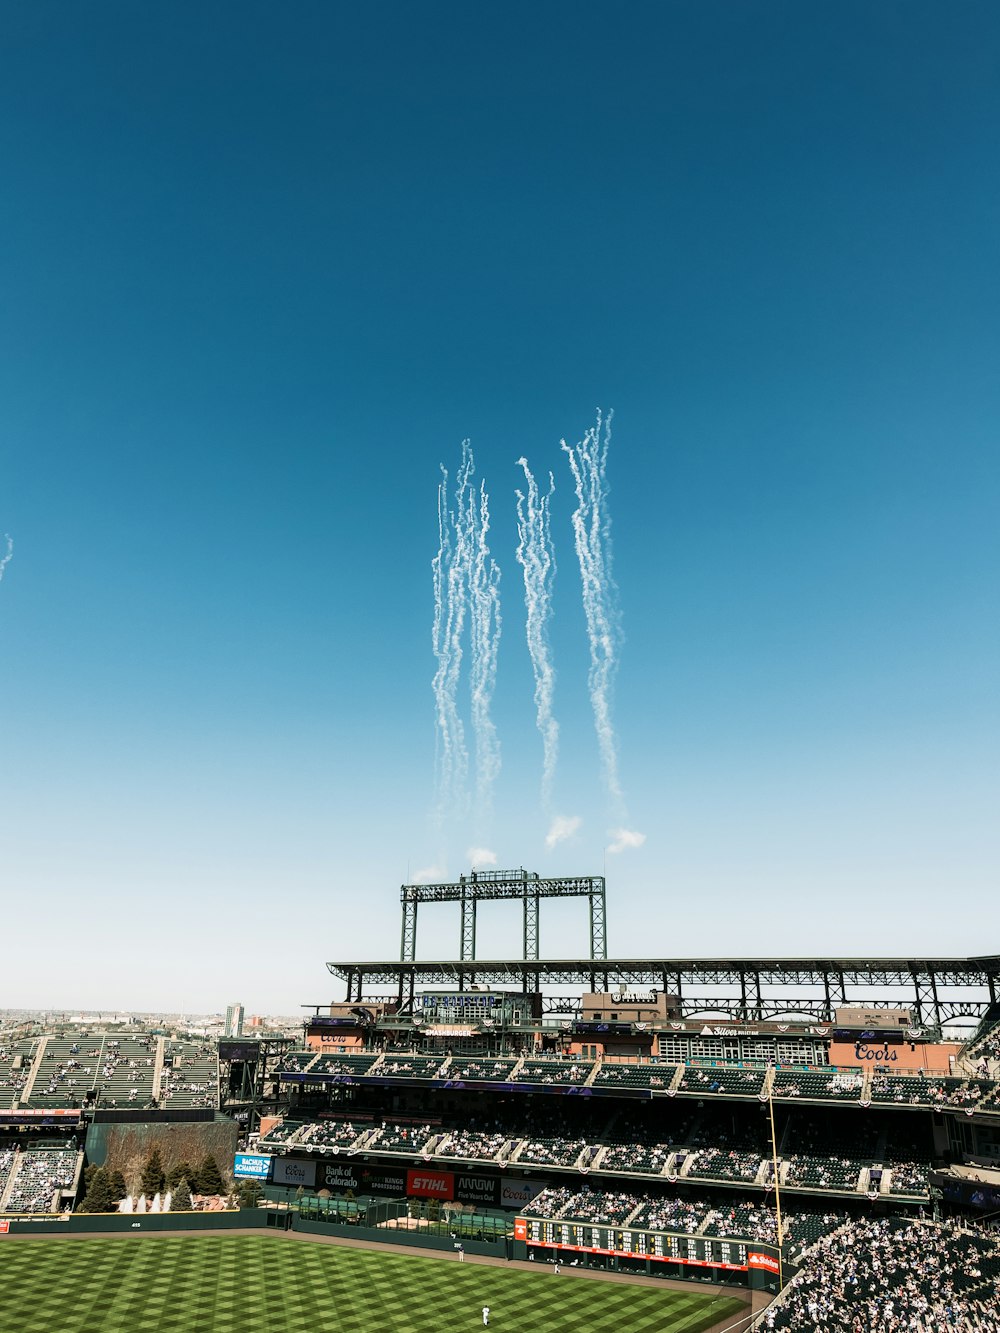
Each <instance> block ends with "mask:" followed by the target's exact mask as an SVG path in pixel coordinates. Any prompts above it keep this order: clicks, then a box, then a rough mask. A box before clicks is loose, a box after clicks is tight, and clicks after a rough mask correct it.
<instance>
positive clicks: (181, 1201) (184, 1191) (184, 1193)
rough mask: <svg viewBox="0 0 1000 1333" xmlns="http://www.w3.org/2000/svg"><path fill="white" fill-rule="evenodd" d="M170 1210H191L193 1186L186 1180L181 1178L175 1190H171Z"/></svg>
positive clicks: (179, 1211) (177, 1211) (175, 1211)
mask: <svg viewBox="0 0 1000 1333" xmlns="http://www.w3.org/2000/svg"><path fill="white" fill-rule="evenodd" d="M170 1211H171V1212H172V1213H185V1212H190V1211H191V1187H190V1186H189V1185H188V1183H187V1181H186V1180H181V1181H180V1182H179V1183H178V1185H177V1188H176V1189H175V1190H171V1192H170Z"/></svg>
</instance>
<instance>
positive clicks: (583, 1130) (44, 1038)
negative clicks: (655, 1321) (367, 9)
mask: <svg viewBox="0 0 1000 1333" xmlns="http://www.w3.org/2000/svg"><path fill="white" fill-rule="evenodd" d="M566 896H569V897H576V898H581V899H584V900H585V901H586V903H587V907H588V909H589V914H590V943H591V948H590V955H589V956H588V957H586V958H579V959H560V960H543V959H541V958H539V957H538V923H539V916H540V912H541V909H542V907H543V904H544V902H545V900H546V899H547V898H550V897H566ZM483 900H487V901H490V900H493V901H506V902H507V903H508V904H510V905H511V910H515V911H517V912H518V913H519V914H520V915H521V917H522V923H523V941H524V949H523V954H524V956H523V957H522V958H520V959H513V960H509V959H508V960H501V961H495V960H482V959H480V958H479V957H477V938H476V906H477V904H478V903H479V902H480V901H483ZM431 903H435V904H436V903H442V904H448V903H452V904H457V905H458V911H459V914H460V918H461V919H460V933H459V942H460V957H459V958H458V959H456V960H452V961H448V962H444V961H431V962H421V961H417V959H416V935H417V909H418V906H420V907H422V906H424V905H425V904H431ZM401 904H402V918H403V919H402V930H401V939H402V947H401V957H400V958H399V959H398V960H393V961H388V962H386V961H382V962H370V963H365V962H356V961H347V962H332V963H329V964H328V970H329V972H330V974H331V975H332V976H333V977H334V978H335V979H337V981H338V982H339V983H340V984H341V985H342V987H343V991H344V995H343V998H341V999H339V1000H334V1001H332V1002H324V1003H322V1004H311V1005H308V1006H305V1008H306V1016H305V1019H304V1022H303V1031H302V1039H301V1040H300V1041H293V1040H288V1039H286V1038H282V1039H280V1040H279V1039H265V1038H256V1039H253V1040H248V1039H247V1038H246V1037H245V1036H244V1037H240V1038H238V1039H221V1040H219V1041H215V1040H209V1039H206V1038H203V1037H197V1036H187V1035H185V1034H183V1033H178V1034H172V1035H169V1036H167V1035H164V1034H163V1033H158V1034H156V1033H143V1032H136V1031H130V1032H128V1033H124V1032H123V1033H116V1032H97V1031H76V1032H67V1031H55V1030H54V1031H52V1032H47V1033H31V1034H28V1033H25V1032H20V1033H15V1032H11V1033H7V1034H6V1035H5V1036H3V1037H0V1105H2V1107H3V1110H0V1190H2V1193H0V1208H2V1209H5V1210H7V1211H8V1212H10V1211H16V1210H18V1209H22V1210H25V1211H27V1210H29V1209H41V1210H43V1211H51V1210H55V1209H60V1208H65V1207H67V1206H72V1201H73V1198H74V1188H75V1183H76V1181H78V1179H79V1175H80V1168H81V1162H82V1158H80V1157H79V1155H78V1150H77V1149H78V1143H80V1142H82V1137H81V1136H82V1135H83V1134H85V1133H88V1132H89V1130H88V1125H91V1124H92V1122H100V1121H101V1118H102V1117H104V1118H105V1119H107V1118H110V1117H115V1116H117V1117H122V1116H125V1117H129V1118H130V1119H131V1118H132V1117H135V1119H136V1120H137V1121H138V1120H139V1119H141V1117H142V1116H144V1115H145V1116H148V1117H150V1118H153V1117H155V1116H158V1115H159V1116H163V1115H168V1114H170V1115H178V1116H219V1117H223V1118H226V1119H229V1120H230V1121H232V1120H235V1121H236V1122H237V1124H238V1125H239V1127H240V1134H241V1144H240V1146H241V1149H243V1150H244V1156H245V1157H247V1158H248V1159H250V1160H251V1161H252V1163H253V1165H252V1174H254V1176H255V1177H256V1178H257V1179H258V1180H259V1181H260V1189H261V1190H262V1191H263V1192H264V1194H265V1197H268V1198H270V1199H272V1200H274V1201H286V1202H289V1201H293V1202H295V1203H296V1205H297V1206H298V1207H299V1208H300V1209H302V1210H304V1212H303V1215H304V1216H309V1217H311V1218H314V1219H319V1221H320V1222H322V1223H324V1224H329V1225H330V1226H345V1225H354V1226H358V1225H360V1224H361V1223H362V1222H363V1221H365V1219H368V1221H367V1222H366V1225H371V1224H372V1223H371V1219H372V1218H385V1219H388V1220H386V1221H384V1222H377V1223H375V1224H376V1225H386V1226H390V1225H391V1226H394V1227H397V1228H398V1226H399V1225H400V1218H401V1217H405V1218H406V1219H408V1225H413V1226H420V1227H424V1228H429V1227H433V1226H443V1227H445V1228H446V1229H447V1228H448V1227H451V1228H456V1227H458V1226H461V1227H462V1228H463V1230H462V1231H461V1235H462V1236H463V1237H471V1238H473V1239H475V1238H476V1237H479V1238H486V1237H496V1236H502V1237H505V1238H506V1241H507V1243H508V1244H509V1247H510V1248H509V1249H508V1251H507V1253H508V1257H523V1258H526V1259H528V1260H534V1261H536V1262H539V1261H543V1260H551V1259H553V1258H558V1259H559V1260H560V1261H561V1262H563V1263H565V1264H567V1265H570V1266H585V1267H597V1268H602V1269H609V1270H614V1271H618V1272H622V1273H636V1274H642V1275H650V1276H658V1277H669V1278H673V1279H687V1280H692V1279H693V1280H703V1281H714V1282H725V1283H728V1284H730V1285H734V1284H735V1285H737V1286H738V1285H743V1286H744V1287H747V1288H748V1289H750V1291H751V1292H752V1293H756V1294H757V1295H758V1296H760V1297H761V1298H762V1300H764V1301H770V1299H771V1298H772V1297H775V1296H777V1295H778V1293H779V1292H780V1293H781V1295H780V1299H779V1300H777V1301H775V1302H774V1304H772V1305H770V1308H769V1309H767V1310H766V1312H765V1313H763V1314H762V1315H761V1319H762V1320H763V1322H762V1323H761V1325H760V1326H761V1327H765V1328H775V1329H783V1328H788V1329H795V1328H801V1327H812V1326H813V1324H814V1323H815V1322H817V1321H816V1319H814V1318H813V1316H814V1315H816V1313H817V1312H820V1313H823V1312H826V1311H828V1310H829V1309H830V1304H829V1302H830V1301H831V1300H834V1299H836V1300H838V1301H840V1302H841V1305H842V1306H843V1308H844V1309H847V1308H848V1306H850V1308H851V1311H852V1315H851V1317H852V1318H855V1317H856V1322H855V1323H853V1324H845V1325H844V1326H845V1327H850V1328H854V1327H858V1328H868V1327H870V1328H873V1329H879V1328H882V1327H885V1328H890V1327H893V1326H892V1325H891V1324H889V1323H885V1322H883V1323H879V1322H877V1321H876V1322H872V1323H865V1322H864V1320H865V1319H866V1318H868V1317H869V1315H870V1314H871V1311H872V1310H873V1309H874V1310H876V1311H877V1313H878V1318H883V1317H884V1315H885V1310H884V1309H882V1308H881V1307H878V1302H879V1300H881V1299H882V1296H881V1294H880V1293H879V1291H878V1289H877V1284H876V1283H874V1279H873V1278H872V1276H871V1274H872V1273H873V1272H875V1271H876V1270H875V1267H874V1265H875V1263H876V1259H877V1254H878V1250H879V1247H880V1246H881V1247H883V1248H884V1247H885V1246H887V1245H888V1246H889V1247H895V1248H896V1249H897V1250H898V1251H899V1252H900V1253H907V1254H909V1253H911V1252H913V1251H915V1249H917V1248H919V1245H920V1244H921V1243H923V1244H925V1245H926V1244H928V1243H929V1242H932V1243H933V1244H934V1245H935V1246H937V1247H939V1251H940V1254H941V1255H942V1259H941V1266H940V1269H939V1270H938V1272H937V1276H936V1277H935V1274H934V1272H932V1271H931V1270H930V1269H927V1268H926V1266H925V1267H923V1268H921V1267H920V1266H919V1265H918V1266H917V1267H916V1268H914V1269H913V1270H912V1272H913V1274H914V1277H913V1280H912V1281H910V1282H908V1283H907V1284H906V1286H905V1292H903V1294H901V1295H899V1296H898V1298H897V1299H898V1301H909V1302H911V1304H912V1306H913V1309H914V1311H919V1310H923V1311H925V1312H930V1313H931V1314H933V1313H934V1311H935V1310H936V1309H937V1306H936V1305H935V1302H938V1304H940V1302H941V1300H943V1299H945V1298H947V1299H948V1300H950V1301H951V1302H952V1306H953V1308H962V1309H964V1308H965V1306H966V1305H967V1307H968V1309H969V1311H970V1317H973V1318H978V1319H980V1320H984V1319H986V1316H987V1313H988V1312H989V1311H990V1310H991V1309H992V1307H991V1306H990V1304H989V1293H988V1290H987V1288H988V1286H989V1282H990V1281H991V1280H995V1275H996V1267H995V1265H996V1242H995V1241H994V1240H992V1239H991V1237H990V1235H989V1225H990V1220H991V1217H992V1215H993V1214H994V1213H998V1212H1000V957H996V956H984V957H978V958H970V959H947V958H945V959H893V958H883V959H875V960H858V959H853V960H852V959H817V958H810V959H789V960H773V959H772V960H762V961H755V960H747V959H701V960H698V959H676V958H646V959H639V960H636V959H626V960H614V959H610V958H608V957H607V956H606V946H605V941H606V928H605V909H606V898H605V891H604V881H603V879H602V878H600V877H574V878H571V879H556V880H545V879H540V878H539V877H537V876H534V875H531V874H529V873H527V872H525V871H513V872H504V871H497V872H488V873H486V874H478V875H477V874H473V875H471V876H468V877H462V878H461V879H460V880H459V881H457V882H456V883H454V884H443V885H424V886H413V885H406V886H403V888H402V890H401ZM58 1117H68V1119H66V1120H65V1121H62V1122H60V1121H59V1119H58ZM43 1133H44V1134H45V1135H46V1136H47V1142H45V1143H43V1142H42V1141H41V1136H42V1134H43ZM60 1136H61V1138H60ZM250 1169H251V1168H248V1171H249V1170H250ZM428 1234H429V1232H428ZM970 1237H971V1240H970V1239H969V1238H970ZM873 1255H874V1256H875V1257H871V1256H873ZM963 1255H965V1256H966V1258H968V1257H969V1256H972V1258H974V1260H975V1265H976V1269H977V1271H978V1272H979V1273H981V1274H984V1275H986V1276H984V1277H983V1278H982V1280H981V1281H976V1282H971V1283H970V1282H968V1281H966V1279H965V1277H959V1274H960V1273H961V1272H962V1270H961V1267H960V1265H961V1262H963V1260H962V1256H963ZM848 1287H850V1290H849V1291H847V1295H846V1296H844V1297H843V1300H841V1298H840V1297H839V1296H837V1297H834V1295H833V1293H835V1292H837V1291H840V1290H841V1289H843V1290H845V1291H846V1290H847V1288H848ZM869 1288H870V1290H869ZM901 1290H902V1289H901ZM865 1302H875V1305H872V1304H865ZM963 1302H964V1303H965V1305H963V1304H962V1303H963ZM755 1308H756V1307H755ZM837 1308H838V1309H839V1308H840V1305H838V1307H837ZM897 1308H898V1307H897ZM907 1308H909V1307H907ZM810 1319H812V1320H813V1323H809V1322H808V1321H809V1320H810ZM857 1320H860V1321H861V1322H857ZM820 1322H821V1321H820ZM904 1326H905V1327H908V1325H900V1327H904ZM998 1326H1000V1325H997V1324H996V1323H994V1324H992V1325H990V1324H988V1323H984V1324H983V1327H994V1328H995V1327H998ZM928 1327H929V1328H930V1327H937V1325H935V1324H933V1323H931V1324H928ZM970 1327H972V1328H976V1327H978V1326H977V1325H976V1324H975V1323H972V1324H970Z"/></svg>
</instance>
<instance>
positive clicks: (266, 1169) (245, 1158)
mask: <svg viewBox="0 0 1000 1333" xmlns="http://www.w3.org/2000/svg"><path fill="white" fill-rule="evenodd" d="M271 1161H272V1159H271V1158H270V1157H268V1156H266V1155H261V1154H260V1153H251V1152H238V1153H237V1154H236V1156H235V1158H234V1159H233V1175H234V1176H235V1177H236V1179H237V1180H267V1178H268V1175H269V1174H270V1171H271Z"/></svg>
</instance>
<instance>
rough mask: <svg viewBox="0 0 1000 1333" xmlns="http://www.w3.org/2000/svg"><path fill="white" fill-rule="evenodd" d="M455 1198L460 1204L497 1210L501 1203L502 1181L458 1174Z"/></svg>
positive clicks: (489, 1177) (492, 1177) (494, 1177)
mask: <svg viewBox="0 0 1000 1333" xmlns="http://www.w3.org/2000/svg"><path fill="white" fill-rule="evenodd" d="M454 1197H455V1200H456V1202H458V1203H471V1204H482V1206H483V1207H484V1208H495V1207H496V1206H497V1204H498V1203H499V1202H500V1180H499V1178H498V1177H497V1176H462V1175H459V1174H458V1172H456V1173H455V1196H454Z"/></svg>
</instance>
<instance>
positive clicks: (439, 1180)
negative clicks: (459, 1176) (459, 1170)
mask: <svg viewBox="0 0 1000 1333" xmlns="http://www.w3.org/2000/svg"><path fill="white" fill-rule="evenodd" d="M406 1192H407V1194H408V1195H409V1196H410V1198H411V1199H453V1198H454V1197H455V1177H454V1176H453V1175H452V1173H451V1172H450V1171H426V1170H417V1171H407V1173H406Z"/></svg>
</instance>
